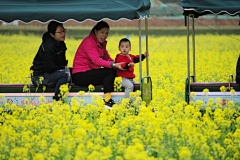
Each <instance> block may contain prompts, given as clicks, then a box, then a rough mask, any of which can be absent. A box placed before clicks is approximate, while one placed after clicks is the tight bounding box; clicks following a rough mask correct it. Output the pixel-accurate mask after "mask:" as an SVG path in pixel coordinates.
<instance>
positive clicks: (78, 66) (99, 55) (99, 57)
mask: <svg viewBox="0 0 240 160" xmlns="http://www.w3.org/2000/svg"><path fill="white" fill-rule="evenodd" d="M108 33H109V25H108V24H107V23H106V22H104V21H100V22H98V23H97V24H96V25H95V26H94V27H93V29H92V31H91V33H90V35H89V36H88V37H86V38H85V39H84V40H83V41H82V43H81V44H80V46H79V47H78V49H77V53H76V54H75V57H74V60H73V68H72V74H73V75H72V79H73V82H74V83H75V84H76V85H80V86H88V85H90V84H92V85H103V90H104V96H105V99H104V101H105V105H106V106H108V107H112V105H113V104H115V103H114V101H113V100H112V99H111V92H112V91H113V84H114V79H115V77H116V70H115V69H114V67H115V68H117V69H120V70H122V68H121V64H122V63H114V60H113V59H112V58H111V57H110V55H109V54H108V51H107V49H106V45H107V41H106V39H107V37H108ZM102 67H104V68H102Z"/></svg>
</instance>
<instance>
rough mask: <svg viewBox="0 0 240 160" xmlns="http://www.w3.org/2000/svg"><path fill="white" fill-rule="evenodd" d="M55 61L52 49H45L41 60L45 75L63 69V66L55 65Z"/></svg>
mask: <svg viewBox="0 0 240 160" xmlns="http://www.w3.org/2000/svg"><path fill="white" fill-rule="evenodd" d="M55 59H56V53H55V51H54V48H46V49H45V53H44V58H43V66H44V70H45V71H46V72H47V73H52V72H54V71H56V70H58V69H65V66H64V65H57V64H56V63H55Z"/></svg>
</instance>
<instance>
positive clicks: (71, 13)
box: [0, 0, 151, 23]
mask: <svg viewBox="0 0 240 160" xmlns="http://www.w3.org/2000/svg"><path fill="white" fill-rule="evenodd" d="M150 6H151V3H150V0H1V1H0V20H2V21H5V22H8V23H9V22H12V21H14V20H21V21H23V22H27V23H28V22H31V21H33V20H38V21H40V22H47V21H49V20H57V21H59V22H65V21H67V20H69V19H74V20H76V21H78V22H82V21H85V20H87V19H91V20H95V21H100V20H101V19H103V18H108V19H111V20H114V21H116V20H119V19H122V18H124V19H129V20H133V19H139V18H141V17H142V18H145V17H147V16H149V9H150Z"/></svg>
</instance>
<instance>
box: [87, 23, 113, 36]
mask: <svg viewBox="0 0 240 160" xmlns="http://www.w3.org/2000/svg"><path fill="white" fill-rule="evenodd" d="M102 28H110V27H109V25H108V24H107V22H105V21H100V22H98V23H97V24H96V25H95V26H94V27H93V28H92V31H91V33H92V32H93V33H94V34H95V32H94V31H95V30H97V31H99V30H101V29H102ZM91 33H90V34H91Z"/></svg>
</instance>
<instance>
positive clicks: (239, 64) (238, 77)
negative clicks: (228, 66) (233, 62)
mask: <svg viewBox="0 0 240 160" xmlns="http://www.w3.org/2000/svg"><path fill="white" fill-rule="evenodd" d="M236 82H237V83H238V84H240V55H239V57H238V61H237V67H236Z"/></svg>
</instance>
